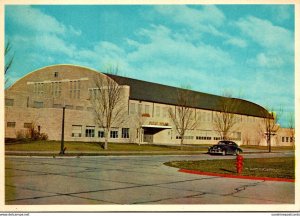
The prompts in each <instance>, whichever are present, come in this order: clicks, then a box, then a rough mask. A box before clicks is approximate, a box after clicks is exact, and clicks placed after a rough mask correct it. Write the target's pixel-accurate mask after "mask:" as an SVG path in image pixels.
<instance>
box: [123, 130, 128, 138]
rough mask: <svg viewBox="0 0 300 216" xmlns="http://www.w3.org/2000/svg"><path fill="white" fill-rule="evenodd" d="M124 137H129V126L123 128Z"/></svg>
mask: <svg viewBox="0 0 300 216" xmlns="http://www.w3.org/2000/svg"><path fill="white" fill-rule="evenodd" d="M122 138H129V128H122Z"/></svg>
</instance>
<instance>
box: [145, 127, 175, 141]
mask: <svg viewBox="0 0 300 216" xmlns="http://www.w3.org/2000/svg"><path fill="white" fill-rule="evenodd" d="M142 128H143V131H144V139H143V141H144V142H145V143H148V144H151V143H154V142H155V134H157V133H158V132H160V131H162V130H166V129H172V127H171V126H160V125H142Z"/></svg>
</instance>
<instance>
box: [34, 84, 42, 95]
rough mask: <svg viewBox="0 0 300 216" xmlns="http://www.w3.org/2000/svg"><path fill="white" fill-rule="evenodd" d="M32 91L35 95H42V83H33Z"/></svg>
mask: <svg viewBox="0 0 300 216" xmlns="http://www.w3.org/2000/svg"><path fill="white" fill-rule="evenodd" d="M33 88H34V89H33V91H34V93H35V94H36V95H42V94H44V83H34V87H33Z"/></svg>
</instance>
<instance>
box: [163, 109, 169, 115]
mask: <svg viewBox="0 0 300 216" xmlns="http://www.w3.org/2000/svg"><path fill="white" fill-rule="evenodd" d="M167 116H168V107H164V108H163V117H167Z"/></svg>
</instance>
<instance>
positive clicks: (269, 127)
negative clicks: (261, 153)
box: [263, 108, 282, 152]
mask: <svg viewBox="0 0 300 216" xmlns="http://www.w3.org/2000/svg"><path fill="white" fill-rule="evenodd" d="M266 110H268V112H265V113H264V118H263V120H264V124H263V125H264V131H265V138H266V141H267V146H268V151H269V152H271V151H272V147H271V146H272V143H271V138H272V136H274V135H276V132H277V131H278V129H279V124H278V121H279V117H280V115H281V113H282V109H280V111H279V112H278V113H275V111H274V110H273V109H268V108H266Z"/></svg>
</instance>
